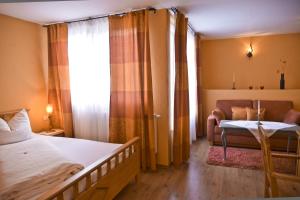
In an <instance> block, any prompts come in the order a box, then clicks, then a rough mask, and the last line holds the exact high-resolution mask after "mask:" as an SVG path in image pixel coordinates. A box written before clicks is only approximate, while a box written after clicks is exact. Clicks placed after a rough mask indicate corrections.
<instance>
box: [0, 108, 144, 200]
mask: <svg viewBox="0 0 300 200" xmlns="http://www.w3.org/2000/svg"><path fill="white" fill-rule="evenodd" d="M26 110H27V111H28V110H29V109H26ZM18 111H20V109H18V110H14V111H8V112H0V117H1V118H7V116H8V115H9V117H10V116H11V115H13V114H15V113H17V112H18ZM103 169H106V170H105V172H106V173H104V172H103V171H104V170H103ZM139 173H140V139H139V138H138V137H135V138H133V139H131V140H130V141H128V142H127V143H125V144H123V145H122V146H121V147H119V148H118V149H116V150H114V151H113V152H111V154H109V155H107V156H105V157H102V158H101V159H99V160H98V161H96V162H94V163H92V164H91V165H89V166H87V167H86V168H84V169H83V170H81V171H79V172H78V173H76V174H75V175H74V176H72V177H70V178H68V179H67V180H65V181H64V182H62V183H61V184H59V185H57V186H56V187H55V188H53V189H51V190H49V191H47V192H45V193H43V194H42V195H41V197H40V198H39V199H43V200H52V199H57V200H65V197H64V192H66V191H67V190H68V192H71V193H72V194H71V195H72V199H77V200H96V199H97V200H100V199H101V200H102V199H103V200H111V199H113V198H114V197H115V196H116V195H117V194H118V193H119V192H120V191H121V190H122V189H123V188H124V187H125V186H126V185H127V184H128V183H130V182H131V181H133V180H135V181H136V182H137V181H138V177H139ZM92 176H93V177H92ZM94 179H95V181H93V180H94ZM79 183H80V184H82V183H85V187H84V188H83V190H80V189H79V188H80V186H79ZM68 195H69V194H68Z"/></svg>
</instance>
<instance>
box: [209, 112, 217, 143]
mask: <svg viewBox="0 0 300 200" xmlns="http://www.w3.org/2000/svg"><path fill="white" fill-rule="evenodd" d="M216 125H217V120H216V118H215V116H214V115H212V114H211V115H209V116H208V118H207V140H208V142H209V144H210V145H213V143H214V134H215V126H216Z"/></svg>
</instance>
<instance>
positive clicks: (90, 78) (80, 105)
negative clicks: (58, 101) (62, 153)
mask: <svg viewBox="0 0 300 200" xmlns="http://www.w3.org/2000/svg"><path fill="white" fill-rule="evenodd" d="M68 35H69V36H68V37H69V41H68V51H69V52H68V53H69V68H70V84H71V100H72V109H73V110H72V111H73V124H74V132H75V136H76V137H78V138H84V139H91V140H100V141H108V134H109V130H108V128H109V103H110V102H109V101H110V98H109V97H110V60H109V24H108V18H102V19H96V20H89V21H83V22H75V23H71V24H69V26H68Z"/></svg>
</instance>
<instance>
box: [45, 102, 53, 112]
mask: <svg viewBox="0 0 300 200" xmlns="http://www.w3.org/2000/svg"><path fill="white" fill-rule="evenodd" d="M46 112H47V113H48V114H52V113H53V107H52V105H51V104H48V105H47V107H46Z"/></svg>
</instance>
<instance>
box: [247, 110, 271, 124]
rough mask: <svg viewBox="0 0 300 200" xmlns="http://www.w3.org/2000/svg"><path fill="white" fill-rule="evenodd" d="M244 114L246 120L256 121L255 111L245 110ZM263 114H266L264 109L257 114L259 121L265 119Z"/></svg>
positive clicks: (256, 112)
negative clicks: (245, 114)
mask: <svg viewBox="0 0 300 200" xmlns="http://www.w3.org/2000/svg"><path fill="white" fill-rule="evenodd" d="M246 112H247V120H250V121H257V114H258V110H257V109H253V108H246ZM265 112H266V109H265V108H261V109H260V114H259V120H260V121H263V120H264V119H265Z"/></svg>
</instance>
